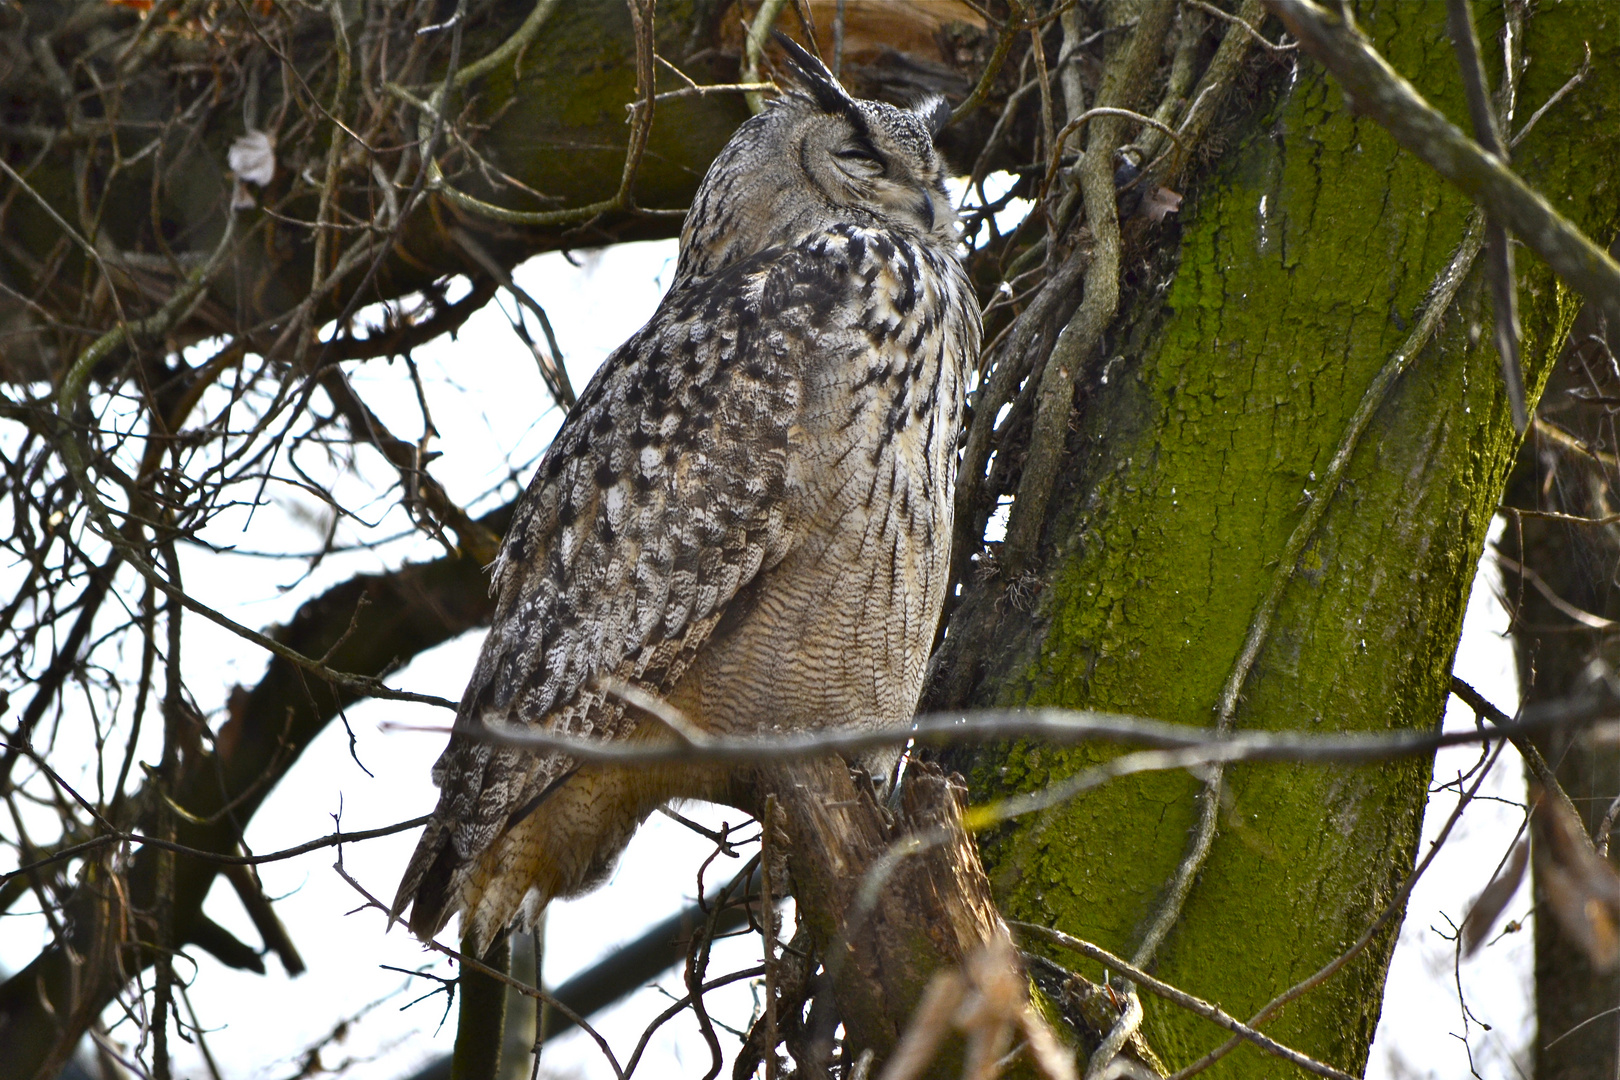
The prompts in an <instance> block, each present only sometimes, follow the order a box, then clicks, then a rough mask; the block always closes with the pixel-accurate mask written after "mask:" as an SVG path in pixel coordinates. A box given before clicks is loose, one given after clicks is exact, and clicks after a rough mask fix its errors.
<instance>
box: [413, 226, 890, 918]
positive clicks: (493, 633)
mask: <svg viewBox="0 0 1620 1080" xmlns="http://www.w3.org/2000/svg"><path fill="white" fill-rule="evenodd" d="M835 239H836V238H828V237H823V238H821V240H820V241H819V242H818V243H816V244H814V245H805V244H801V245H799V246H797V247H794V248H790V249H781V248H777V249H770V250H767V251H764V252H760V253H759V254H758V255H755V256H753V257H751V258H749V259H747V260H745V261H743V262H740V263H738V264H736V265H734V266H733V267H731V268H730V269H728V270H726V271H724V272H722V273H720V274H717V275H715V276H713V277H711V278H708V279H705V280H702V281H698V282H690V283H687V284H685V285H684V286H683V285H677V286H676V288H675V289H674V290H672V292H671V294H670V295H669V296H668V297H666V298H665V301H664V303H663V304H662V305H661V306H660V308H659V310H658V312H657V313H656V314H655V315H654V316H653V318H652V320H651V321H650V322H649V323H648V324H647V326H646V327H644V328H643V329H642V331H641V332H639V333H638V334H637V335H636V336H635V337H633V338H632V339H631V340H629V341H628V342H626V343H625V344H624V345H623V346H621V347H620V348H619V349H618V350H617V351H616V352H615V353H614V354H613V355H612V356H611V357H609V358H608V360H606V361H605V362H604V363H603V365H602V368H601V370H600V371H598V373H597V375H596V377H595V378H593V379H592V381H591V383H590V385H589V387H587V389H586V391H585V393H584V395H583V396H582V397H581V399H580V401H579V404H578V405H577V406H576V407H575V408H574V410H573V411H572V412H571V413H570V415H569V417H568V419H567V421H566V422H565V423H564V425H563V428H562V430H561V431H560V432H559V433H558V435H557V438H556V440H555V442H554V443H553V445H552V447H551V449H550V450H549V451H548V452H547V454H546V456H545V458H544V460H543V461H542V463H541V466H540V470H539V472H538V474H537V475H536V476H535V478H534V480H533V481H532V482H531V483H530V485H529V488H528V490H527V491H526V492H525V494H524V496H523V498H522V500H521V501H520V503H519V505H518V508H517V511H516V513H515V516H514V518H513V522H512V526H511V529H510V531H509V532H508V534H507V538H506V540H505V542H504V544H503V545H502V548H501V552H500V555H499V557H498V558H497V560H496V562H495V566H494V582H493V589H494V592H495V595H496V598H497V599H496V610H495V616H494V620H493V623H492V625H491V629H490V632H489V636H488V638H487V639H486V640H485V642H484V646H483V651H482V652H481V654H480V656H479V659H478V664H477V667H476V669H475V671H474V673H473V677H472V679H471V681H470V683H469V684H468V686H467V690H466V693H465V695H464V696H463V698H462V701H461V705H460V710H459V712H458V714H457V727H458V728H462V729H466V728H476V727H480V726H485V725H489V724H492V723H494V724H506V725H531V726H538V727H542V728H545V729H547V730H552V731H560V732H566V733H569V734H573V735H579V736H584V737H591V738H604V739H612V738H618V737H623V736H624V735H626V734H628V729H629V728H631V727H632V726H633V724H632V722H631V721H629V720H627V719H626V718H625V716H624V712H623V708H622V706H621V705H620V704H619V703H618V702H617V701H616V700H613V699H609V698H605V696H604V695H603V694H602V692H601V691H600V690H599V689H598V688H597V687H596V681H597V680H598V678H599V677H601V676H602V675H613V676H616V677H618V678H621V679H626V680H629V681H631V682H634V683H636V684H639V685H641V686H643V687H645V688H647V689H648V690H651V691H653V692H660V693H661V692H665V691H667V690H668V688H669V687H670V686H672V685H673V684H674V682H675V681H676V680H677V679H678V678H679V677H680V676H681V674H682V673H683V672H684V670H685V668H686V667H687V666H688V664H689V663H690V661H691V659H692V657H693V655H694V654H695V653H696V652H697V651H698V650H699V649H700V648H701V647H702V645H703V644H704V642H705V641H706V640H707V639H708V637H709V634H710V632H711V630H712V629H713V627H714V625H715V624H716V623H717V622H718V621H719V619H720V618H721V617H722V616H723V615H724V613H725V610H726V606H727V604H729V603H730V602H731V600H732V599H733V598H734V597H735V596H736V595H737V593H738V590H739V589H741V588H742V587H743V586H744V585H746V584H747V583H748V582H749V581H751V580H752V579H753V578H754V577H755V576H756V575H757V574H759V573H760V571H761V570H762V569H768V568H769V567H771V566H772V565H774V564H775V563H776V562H778V561H779V560H780V559H781V558H782V557H783V555H784V554H786V552H787V551H788V549H789V548H790V547H791V546H792V542H793V535H792V534H793V521H792V514H791V510H790V506H789V500H788V499H787V498H785V497H784V485H785V478H786V474H787V467H788V453H789V447H788V436H789V430H790V428H791V427H792V425H793V424H794V422H795V420H796V419H797V417H798V413H799V410H800V406H801V400H800V399H801V395H802V391H803V368H802V365H803V364H804V363H805V357H806V356H807V355H813V354H816V353H818V352H819V353H822V354H823V355H824V354H825V352H826V350H827V349H828V347H829V346H832V347H834V348H835V349H836V346H837V344H838V343H839V339H840V337H841V336H843V335H847V334H849V333H850V332H851V331H854V330H855V328H853V327H847V326H844V327H840V326H839V325H837V324H839V323H841V322H842V321H843V320H842V319H840V318H839V317H838V315H837V312H838V310H839V309H840V307H841V304H840V301H841V300H844V299H847V298H848V296H849V290H850V289H851V288H852V286H858V285H859V279H858V278H855V279H853V280H852V276H851V275H850V274H849V273H848V265H847V262H846V263H845V264H844V265H843V266H839V265H837V264H838V263H840V262H844V258H847V255H848V253H847V251H845V250H844V244H842V243H838V242H833V241H834V240H835ZM840 255H841V256H844V258H839V257H838V256H840ZM830 256H831V258H829V257H830ZM846 310H847V308H846ZM767 328H768V329H767ZM573 767H574V765H573V762H572V761H571V760H570V759H569V758H568V757H567V756H566V755H563V754H535V753H532V752H527V751H519V750H513V749H510V748H505V747H496V746H493V745H491V744H490V743H488V742H484V741H480V740H477V739H471V738H467V737H465V736H462V735H456V736H454V737H452V739H451V741H450V745H449V747H448V748H447V749H446V750H445V752H444V754H443V756H442V757H441V758H440V759H439V762H438V764H437V765H436V766H435V768H434V780H435V782H436V783H438V785H439V787H440V800H439V805H438V808H437V810H436V811H435V813H434V815H433V819H432V821H431V822H430V823H429V825H428V826H427V829H426V831H425V832H424V834H423V836H422V839H421V842H420V843H419V845H418V847H417V851H416V854H415V855H414V856H413V858H412V860H411V863H410V866H409V867H408V869H407V871H406V874H405V876H404V879H403V880H402V882H401V884H400V889H399V893H398V895H397V897H396V899H395V901H394V906H393V913H394V915H395V916H397V915H398V914H399V913H400V912H401V911H402V910H403V909H404V908H405V906H406V905H407V904H408V903H410V902H411V901H412V900H413V899H414V900H415V909H414V911H413V913H412V917H411V925H412V928H413V929H414V930H415V931H416V932H417V933H418V934H424V935H431V934H433V933H436V932H437V931H438V930H439V929H441V928H442V927H443V925H444V923H445V922H446V921H448V919H449V917H450V915H451V914H453V913H454V906H455V905H456V904H458V903H459V900H458V899H457V898H458V896H459V893H460V888H461V884H462V882H463V881H464V880H465V878H466V875H467V873H468V871H469V868H470V867H471V865H472V864H473V862H474V861H475V860H476V859H477V857H478V856H479V855H480V853H482V852H483V851H484V850H485V849H486V848H487V847H488V846H489V845H490V844H491V842H493V841H494V839H495V838H496V837H497V836H498V835H500V833H501V832H502V831H503V830H504V829H506V828H508V827H510V825H511V823H512V822H513V821H514V820H515V816H521V815H522V814H524V813H527V812H528V811H529V810H530V809H532V807H533V805H534V804H535V803H536V802H537V801H538V800H539V799H540V798H541V797H542V795H543V793H544V792H545V791H546V790H547V788H548V787H549V786H550V785H551V784H553V783H556V782H559V781H560V780H563V779H566V777H567V775H568V774H569V772H570V770H572V769H573Z"/></svg>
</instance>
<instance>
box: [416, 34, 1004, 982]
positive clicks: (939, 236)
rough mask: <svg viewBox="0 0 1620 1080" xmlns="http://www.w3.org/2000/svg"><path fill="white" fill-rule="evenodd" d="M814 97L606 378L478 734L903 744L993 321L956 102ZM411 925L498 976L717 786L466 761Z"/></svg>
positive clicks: (705, 225)
mask: <svg viewBox="0 0 1620 1080" xmlns="http://www.w3.org/2000/svg"><path fill="white" fill-rule="evenodd" d="M781 44H782V46H783V48H784V49H786V50H787V51H788V60H789V64H790V65H791V67H792V69H793V74H794V76H795V78H796V80H797V83H798V85H797V86H795V87H793V88H792V89H791V90H789V91H788V92H787V93H785V94H784V95H783V96H782V97H780V98H778V99H777V100H775V101H774V102H772V103H771V104H770V105H769V106H768V107H767V108H766V109H765V111H764V112H762V113H761V114H760V115H758V116H755V117H753V118H752V119H750V120H748V121H747V122H746V123H744V124H743V125H742V126H741V127H740V128H738V130H737V132H736V134H735V135H734V136H733V137H732V139H731V141H730V142H729V143H728V144H727V145H726V147H725V149H724V150H722V151H721V153H720V155H719V157H717V158H716V159H715V161H714V164H713V165H712V166H711V167H710V169H709V172H708V175H707V176H706V177H705V178H704V180H703V183H702V185H701V186H700V188H699V190H698V193H697V196H696V198H695V199H694V201H693V204H692V209H691V212H690V213H689V214H688V215H687V218H686V222H685V224H684V225H683V227H682V229H681V248H680V258H679V261H678V263H677V266H676V272H675V277H674V280H673V282H672V283H671V285H670V289H669V292H668V294H667V295H666V296H665V297H664V299H663V301H662V302H661V303H660V304H659V307H658V310H657V312H656V313H655V314H654V315H653V317H652V319H651V321H650V322H648V323H647V325H646V326H644V327H643V328H642V329H641V330H640V331H639V332H638V333H636V335H635V336H634V337H632V338H631V339H630V340H629V341H627V342H625V344H624V345H622V346H621V347H620V348H619V349H618V350H617V351H615V352H614V353H613V355H612V356H610V357H609V358H608V359H607V360H606V361H605V362H604V363H603V364H602V367H601V369H600V370H599V371H598V372H597V373H596V376H595V377H594V378H593V379H592V380H591V383H590V385H589V387H587V388H586V390H585V392H584V394H583V395H581V397H580V399H579V402H578V404H577V405H575V407H574V409H573V411H572V412H571V413H569V415H568V418H567V420H566V421H565V422H564V423H563V426H562V429H561V430H560V431H559V432H558V434H557V437H556V440H555V441H554V442H553V444H552V446H551V448H550V450H549V451H548V452H547V453H546V455H545V457H544V459H543V460H542V462H541V464H540V467H539V471H538V473H537V474H536V475H535V477H534V479H533V481H532V482H531V483H530V484H529V487H528V490H527V491H526V492H525V493H524V495H523V498H522V500H521V501H520V502H519V504H518V506H517V510H516V513H515V515H514V517H513V520H512V525H511V529H510V531H509V532H508V534H507V536H506V539H505V541H504V543H503V544H502V547H501V550H500V554H499V556H498V558H497V559H496V561H495V564H494V568H493V585H492V589H493V593H494V595H495V597H496V607H495V616H494V622H493V624H492V626H491V629H490V632H489V636H488V637H487V638H486V640H485V641H484V645H483V651H482V653H481V654H480V655H479V658H478V664H477V667H476V669H475V671H474V673H473V676H472V680H471V682H470V683H469V684H468V686H467V690H466V693H465V695H464V696H463V697H462V699H461V704H460V710H459V712H458V713H457V718H456V723H457V727H458V728H460V729H463V730H465V729H468V728H474V729H476V728H478V727H480V726H484V725H508V726H514V727H531V728H541V729H545V730H550V731H554V732H565V733H568V734H571V735H577V736H582V737H590V738H596V739H618V740H634V739H653V738H660V737H667V732H665V731H664V730H663V729H662V728H661V726H660V725H659V724H658V723H657V722H656V721H655V720H654V719H653V718H651V717H648V716H645V715H643V714H641V713H640V712H639V711H637V710H635V709H634V708H629V707H627V706H626V705H625V704H624V703H623V702H622V701H620V700H619V699H617V698H615V697H613V696H611V695H609V694H607V693H606V692H605V691H604V690H603V688H602V685H601V684H602V682H603V679H604V677H609V678H613V679H619V680H624V681H626V682H629V683H631V684H634V685H637V686H640V687H642V688H643V689H645V690H647V691H649V692H651V693H654V694H657V695H660V696H662V697H664V698H665V699H667V700H668V701H670V702H671V703H672V704H674V705H675V706H676V707H678V708H679V709H681V710H682V711H683V712H684V713H685V714H686V716H687V717H688V718H689V719H690V720H691V721H692V722H693V723H695V724H697V725H698V726H700V727H701V728H703V729H705V730H707V731H709V732H712V733H715V734H723V735H732V736H736V735H751V734H761V733H771V732H777V733H794V732H803V731H806V730H816V729H820V728H825V727H829V726H835V725H844V726H855V725H858V726H869V727H875V726H884V725H902V724H904V723H906V722H908V721H909V720H910V718H911V716H912V713H913V711H914V710H915V708H916V703H917V697H918V694H919V693H920V691H921V684H922V676H923V668H924V664H925V662H926V660H927V656H928V652H929V649H930V646H931V644H932V641H933V636H934V631H935V627H936V624H937V622H938V619H939V613H940V606H941V604H942V602H943V600H944V596H945V588H946V574H947V567H948V565H949V556H950V551H949V547H950V537H951V506H952V486H953V483H954V480H955V469H956V464H955V451H956V439H957V431H958V427H959V424H960V421H961V412H962V397H963V381H964V378H965V372H966V370H967V366H968V365H969V364H970V363H972V362H973V361H974V360H975V358H976V357H977V355H978V349H979V335H980V322H979V309H978V304H977V302H976V301H975V299H974V296H973V293H972V290H971V288H970V286H969V283H968V280H967V277H966V275H965V274H964V272H963V270H962V266H961V263H960V259H959V255H958V251H957V249H958V246H959V243H960V241H959V239H958V236H957V231H956V214H955V210H954V208H953V207H952V205H951V202H950V199H949V197H948V196H947V194H946V191H945V188H944V185H943V182H942V180H943V175H944V173H943V165H942V162H941V160H940V157H939V155H938V154H937V153H936V151H935V148H934V136H935V135H936V134H937V133H938V131H939V129H940V127H941V126H942V124H943V122H944V120H945V118H946V116H947V110H946V108H945V105H944V103H943V102H942V101H937V100H935V101H930V102H927V103H925V104H923V105H922V106H920V107H917V108H913V109H899V108H895V107H893V106H891V105H887V104H883V103H881V102H876V101H866V100H860V99H856V98H854V97H851V96H850V95H849V94H848V93H847V92H846V91H845V90H844V88H843V87H842V86H840V85H839V83H838V82H837V80H836V79H834V78H833V76H832V74H831V72H829V71H828V70H827V69H826V68H825V67H824V66H822V64H821V63H820V61H818V60H816V59H815V58H813V57H812V56H810V55H809V54H808V53H806V52H804V51H803V50H802V49H799V48H798V47H797V46H795V45H793V43H792V42H791V41H787V40H785V39H783V40H782V41H781ZM433 779H434V782H435V783H436V784H438V786H439V789H440V796H439V803H438V808H437V809H436V810H435V811H434V814H433V817H432V819H431V820H430V822H429V824H428V826H427V828H426V830H425V831H424V832H423V834H422V838H421V841H420V843H419V844H418V845H417V848H416V853H415V855H414V856H413V857H412V859H411V862H410V865H409V867H408V869H407V870H406V872H405V876H404V880H403V881H402V882H401V884H400V888H399V894H398V896H397V898H396V899H395V901H394V914H395V915H396V916H397V915H398V914H399V913H400V912H402V911H403V910H404V908H405V906H406V905H407V904H412V903H413V902H414V906H413V907H412V911H411V916H410V926H411V929H412V930H413V931H415V932H416V933H417V934H419V935H421V936H422V937H424V938H426V937H431V936H433V935H434V934H436V933H438V932H439V930H441V929H442V928H443V927H444V925H445V923H446V922H447V921H448V920H449V918H450V916H451V915H452V914H455V913H457V912H460V913H461V915H462V934H463V940H464V947H466V948H468V949H470V950H472V951H474V952H481V951H483V950H484V949H485V948H486V947H487V946H488V945H489V944H490V943H491V942H492V940H494V939H495V938H496V937H497V936H498V935H499V934H500V933H501V932H502V931H503V930H504V929H505V928H506V927H507V926H508V925H510V924H511V923H512V922H514V921H515V920H518V919H519V918H522V919H523V920H524V921H531V920H532V919H533V918H534V917H535V916H536V915H537V914H538V912H539V911H540V910H541V909H542V908H543V907H544V906H545V904H546V903H547V902H549V901H550V900H551V899H552V898H553V897H556V896H567V895H572V894H575V893H578V892H580V891H582V890H584V889H587V888H589V887H591V886H592V885H594V884H596V883H597V882H599V881H600V880H601V879H602V878H603V877H604V876H605V875H606V873H607V872H608V871H609V870H610V869H611V867H612V865H613V863H614V861H615V860H616V859H617V857H618V855H619V853H620V852H621V851H622V850H623V848H624V846H625V844H626V843H627V842H628V841H629V839H630V836H631V835H632V834H633V833H634V832H635V830H636V828H637V826H639V825H640V823H641V822H642V820H644V819H645V818H646V816H647V815H648V814H649V813H650V812H651V811H652V810H654V809H655V808H657V807H658V806H660V805H662V804H663V803H665V802H668V801H670V800H672V799H680V798H714V797H719V796H721V795H722V794H723V793H724V791H725V783H726V774H725V772H724V770H722V769H720V768H719V767H717V766H716V767H694V766H692V765H691V764H680V765H661V766H643V767H633V768H632V767H624V766H616V767H605V766H602V765H592V764H581V763H579V762H576V761H573V760H571V759H570V758H569V757H568V756H567V755H566V754H562V753H534V752H530V751H523V750H517V749H512V748H509V747H499V746H494V745H492V744H490V743H488V742H484V741H479V740H477V739H472V738H468V737H466V736H464V735H462V734H456V735H453V736H452V738H451V740H450V745H449V746H448V748H447V749H446V750H445V751H444V754H443V756H441V757H440V758H439V761H438V764H437V765H436V766H435V767H434V772H433Z"/></svg>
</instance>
